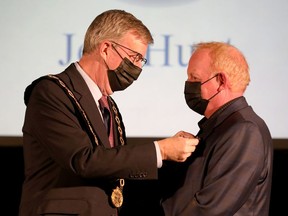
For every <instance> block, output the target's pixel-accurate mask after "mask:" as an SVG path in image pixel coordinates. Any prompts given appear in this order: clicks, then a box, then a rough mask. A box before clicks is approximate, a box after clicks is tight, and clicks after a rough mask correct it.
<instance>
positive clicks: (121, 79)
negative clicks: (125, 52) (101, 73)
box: [108, 58, 142, 92]
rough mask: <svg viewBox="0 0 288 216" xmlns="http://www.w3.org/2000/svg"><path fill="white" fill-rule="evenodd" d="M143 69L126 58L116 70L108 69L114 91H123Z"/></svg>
mask: <svg viewBox="0 0 288 216" xmlns="http://www.w3.org/2000/svg"><path fill="white" fill-rule="evenodd" d="M141 71H142V69H141V68H139V67H137V66H136V65H134V64H133V63H132V62H131V61H130V60H129V59H128V58H124V59H123V60H122V62H121V63H120V65H119V66H118V67H117V68H116V69H115V70H109V69H108V79H109V83H110V87H111V89H112V91H113V92H114V91H122V90H124V89H126V88H127V87H128V86H130V85H131V84H132V83H133V82H134V80H137V78H138V77H139V75H140V73H141Z"/></svg>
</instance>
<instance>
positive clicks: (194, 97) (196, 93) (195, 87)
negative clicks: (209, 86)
mask: <svg viewBox="0 0 288 216" xmlns="http://www.w3.org/2000/svg"><path fill="white" fill-rule="evenodd" d="M216 76H218V74H216V75H215V76H213V77H212V78H210V79H208V80H206V81H205V82H203V83H201V82H190V81H186V82H185V89H184V94H185V100H186V104H187V105H188V106H189V107H190V109H192V110H193V111H195V112H197V113H199V114H200V115H204V113H205V110H206V108H207V106H208V103H209V101H210V100H211V99H212V98H213V97H215V96H216V95H217V94H219V92H217V93H216V94H214V95H213V96H212V97H210V98H209V99H208V100H207V99H203V98H202V96H201V85H203V84H204V83H206V82H208V81H210V80H211V79H213V78H214V77H216Z"/></svg>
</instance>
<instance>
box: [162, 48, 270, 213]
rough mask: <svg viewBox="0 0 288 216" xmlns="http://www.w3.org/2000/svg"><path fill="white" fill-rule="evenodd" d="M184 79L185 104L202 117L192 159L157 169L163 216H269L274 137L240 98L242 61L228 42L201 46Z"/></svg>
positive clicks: (244, 75)
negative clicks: (185, 79)
mask: <svg viewBox="0 0 288 216" xmlns="http://www.w3.org/2000/svg"><path fill="white" fill-rule="evenodd" d="M187 75H188V79H187V81H186V83H185V91H184V92H185V100H186V103H187V105H188V106H189V107H190V108H191V109H192V110H193V111H195V112H197V113H199V114H200V115H204V118H203V119H201V121H200V122H199V127H200V130H199V132H198V134H197V136H198V138H199V139H200V142H199V144H198V147H197V149H196V151H195V152H194V153H193V155H192V156H191V157H189V158H188V159H187V160H186V161H185V162H184V163H181V164H174V163H173V162H168V163H167V164H166V163H164V164H163V166H162V168H161V169H160V171H161V175H160V179H161V182H162V186H163V199H162V206H163V209H164V212H165V215H166V216H176V215H177V216H187V215H197V216H216V215H219V216H232V215H237V216H248V215H257V216H260V215H261V216H268V215H269V203H270V192H271V178H272V162H273V146H272V139H271V135H270V132H269V130H268V128H267V126H266V124H265V122H264V121H263V120H262V119H261V118H260V117H259V116H258V115H257V114H256V113H255V112H254V111H253V109H252V108H251V106H249V105H248V103H247V101H246V99H245V98H244V96H243V94H244V92H245V90H246V87H247V86H248V84H249V82H250V75H249V67H248V64H247V62H246V60H245V57H244V56H243V55H242V53H241V52H240V51H239V50H238V49H237V48H235V47H234V46H232V45H229V44H226V43H221V42H208V43H200V44H197V45H196V46H195V50H194V52H193V54H192V56H191V58H190V61H189V65H188V69H187ZM162 175H163V176H165V177H164V178H163V179H162V177H161V176H162ZM168 180H169V181H168Z"/></svg>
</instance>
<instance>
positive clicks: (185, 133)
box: [174, 131, 195, 138]
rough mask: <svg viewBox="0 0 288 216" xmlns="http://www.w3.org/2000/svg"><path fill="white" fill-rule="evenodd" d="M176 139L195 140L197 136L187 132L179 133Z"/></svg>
mask: <svg viewBox="0 0 288 216" xmlns="http://www.w3.org/2000/svg"><path fill="white" fill-rule="evenodd" d="M174 136H175V137H184V138H195V136H194V135H193V134H191V133H188V132H185V131H179V132H178V133H176V134H175V135H174Z"/></svg>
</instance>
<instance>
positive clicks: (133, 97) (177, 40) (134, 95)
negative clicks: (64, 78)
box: [0, 0, 288, 139]
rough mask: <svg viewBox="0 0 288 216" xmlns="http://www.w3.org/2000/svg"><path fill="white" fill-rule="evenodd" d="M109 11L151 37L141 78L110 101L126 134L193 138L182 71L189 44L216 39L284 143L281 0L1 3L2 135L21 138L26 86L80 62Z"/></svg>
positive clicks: (286, 51) (285, 5) (287, 88)
mask: <svg viewBox="0 0 288 216" xmlns="http://www.w3.org/2000/svg"><path fill="white" fill-rule="evenodd" d="M114 8H117V9H123V10H126V11H129V12H131V13H133V14H134V15H135V16H136V17H138V18H139V19H141V20H142V21H143V22H144V23H145V24H146V25H147V27H149V29H150V30H151V33H152V34H153V37H154V40H155V42H154V44H153V45H151V46H150V47H149V50H148V52H147V56H146V57H147V59H148V63H147V65H146V66H145V67H144V68H143V72H142V74H141V75H140V77H139V79H138V80H137V81H136V82H135V83H134V84H133V85H132V86H131V87H129V88H128V89H127V90H125V91H123V92H115V93H114V94H113V95H112V97H113V98H114V99H115V100H116V102H117V103H118V106H119V108H120V110H121V113H122V116H123V118H124V123H125V125H126V133H127V136H128V137H165V136H171V135H173V134H175V133H176V132H177V131H179V130H186V131H189V132H192V133H197V131H198V125H197V122H198V121H199V120H200V119H201V118H202V117H201V116H200V115H198V114H195V113H194V112H193V111H192V110H190V109H189V108H188V106H187V105H186V103H185V99H184V94H183V92H184V82H185V80H186V68H187V63H188V60H189V57H190V54H191V51H192V45H193V44H194V43H197V42H201V41H212V40H213V41H224V42H229V43H231V44H233V45H235V46H237V47H238V48H239V49H240V50H241V51H242V52H243V53H244V55H245V56H246V58H247V60H248V63H249V65H250V71H251V83H250V85H249V86H248V89H247V92H246V94H245V96H246V98H247V100H248V102H249V104H250V105H251V106H252V107H253V109H254V110H255V111H256V112H257V113H258V114H259V115H260V116H261V117H262V118H263V119H264V120H265V121H266V123H267V124H268V126H269V128H270V130H271V133H272V136H273V138H284V139H287V138H288V130H287V128H288V115H287V105H288V102H287V93H288V85H287V80H288V71H287V61H288V39H287V38H288V28H287V23H286V22H287V20H288V13H287V11H288V1H287V0H277V1H268V0H254V1H250V0H242V1H238V0H229V1H228V0H217V1H215V0H174V1H173V0H166V1H161V0H153V1H152V0H145V1H142V0H105V1H97V0H94V1H91V0H86V1H73V0H72V1H71V0H70V1H68V0H62V1H56V0H49V1H47V0H37V1H36V0H29V1H28V0H21V1H16V0H9V1H1V2H0V12H1V13H0V17H1V19H0V24H1V33H0V40H1V49H0V57H1V78H0V88H1V90H0V99H1V106H0V121H1V124H0V136H21V135H22V132H21V129H22V124H23V119H24V113H25V105H24V101H23V93H24V90H25V87H26V86H27V85H28V84H30V83H31V82H32V81H33V80H34V79H35V78H38V77H39V76H42V75H46V74H50V73H52V74H55V73H59V72H61V71H63V70H64V69H65V68H66V67H67V66H68V65H69V64H70V63H71V62H74V61H77V60H78V59H79V58H80V56H81V51H82V44H83V38H84V34H85V32H86V29H87V27H88V26H89V25H90V23H91V21H92V20H93V19H94V18H95V16H97V15H98V14H100V13H101V12H103V11H104V10H108V9H114ZM39 124H41V122H39Z"/></svg>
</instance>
